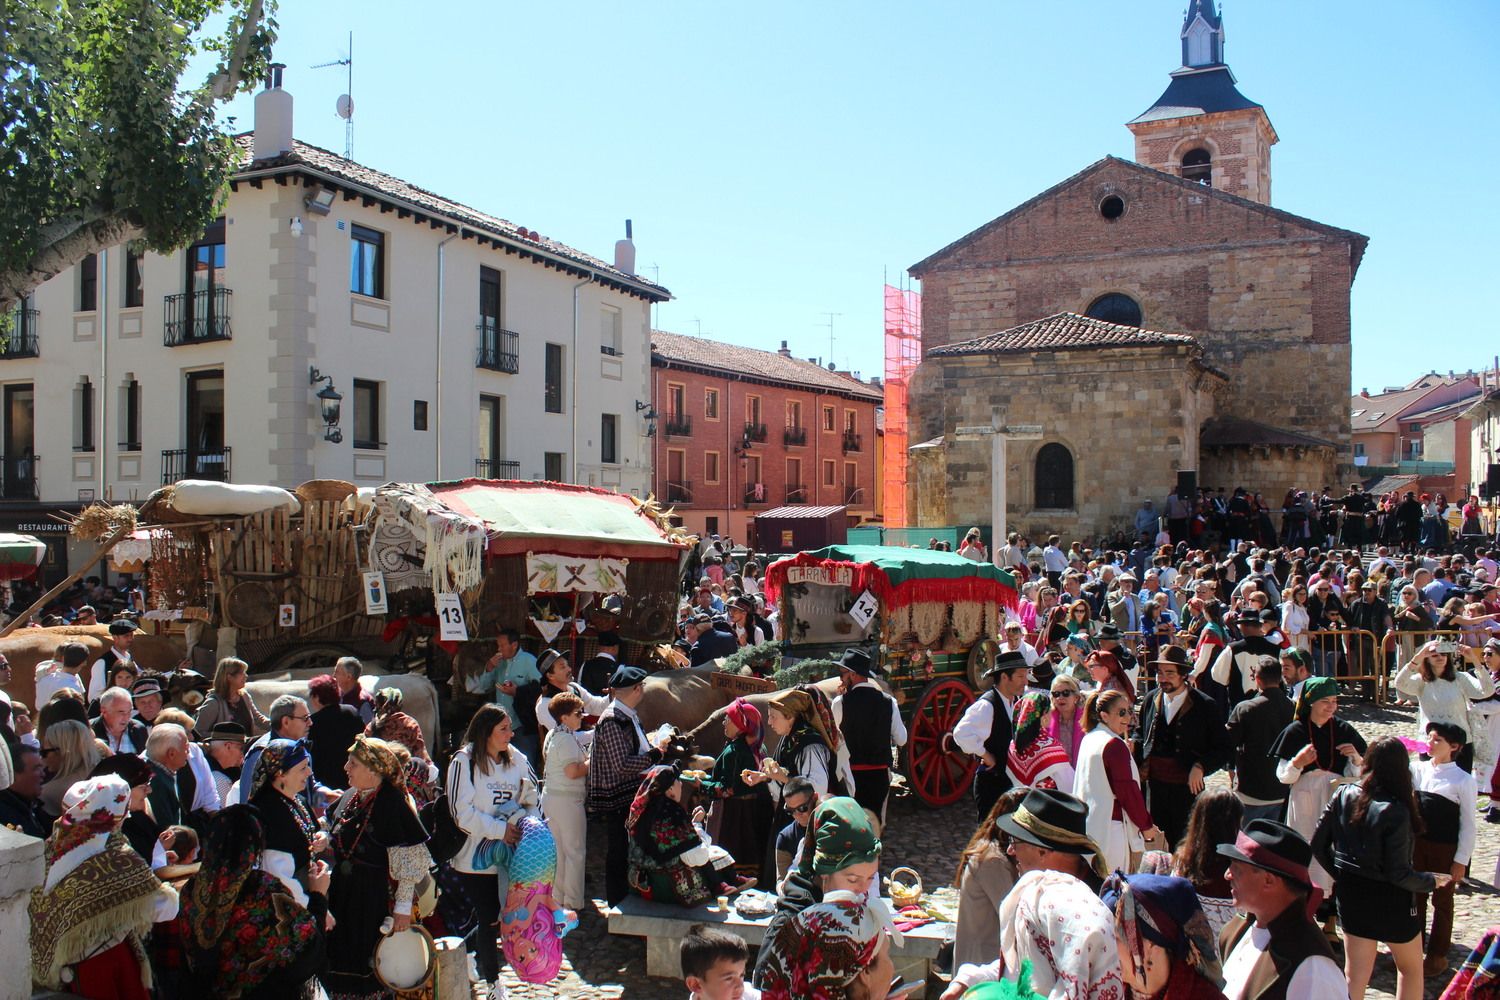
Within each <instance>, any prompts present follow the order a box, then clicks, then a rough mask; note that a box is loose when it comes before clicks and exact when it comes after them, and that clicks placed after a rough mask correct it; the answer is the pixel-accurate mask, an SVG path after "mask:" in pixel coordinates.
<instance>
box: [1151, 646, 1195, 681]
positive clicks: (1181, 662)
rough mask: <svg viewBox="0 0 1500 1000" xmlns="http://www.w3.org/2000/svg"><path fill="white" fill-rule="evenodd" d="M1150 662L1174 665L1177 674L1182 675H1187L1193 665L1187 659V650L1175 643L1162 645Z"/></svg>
mask: <svg viewBox="0 0 1500 1000" xmlns="http://www.w3.org/2000/svg"><path fill="white" fill-rule="evenodd" d="M1151 662H1152V663H1153V664H1157V663H1166V664H1169V665H1171V666H1174V667H1176V668H1177V672H1178V673H1179V674H1182V675H1183V676H1184V677H1186V676H1187V675H1188V672H1189V671H1190V670H1191V669H1192V667H1193V664H1192V662H1191V661H1190V660H1189V659H1188V652H1187V650H1185V649H1183V648H1182V647H1181V646H1178V645H1176V644H1175V643H1174V644H1169V645H1165V646H1162V647H1161V649H1160V650H1159V651H1158V652H1157V654H1156V659H1154V660H1152V661H1151Z"/></svg>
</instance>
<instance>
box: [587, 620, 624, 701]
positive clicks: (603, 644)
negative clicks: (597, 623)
mask: <svg viewBox="0 0 1500 1000" xmlns="http://www.w3.org/2000/svg"><path fill="white" fill-rule="evenodd" d="M598 639H599V651H598V652H597V653H595V654H594V655H593V656H591V657H589V658H588V659H587V660H584V661H583V663H582V664H581V665H580V666H579V668H578V683H580V684H582V685H583V686H584V687H586V688H588V689H589V691H590V692H592V693H593V694H604V692H605V691H606V690H608V689H609V679H610V678H611V677H612V676H614V672H615V671H616V670H618V669H619V668H620V633H618V632H600V633H599V637H598Z"/></svg>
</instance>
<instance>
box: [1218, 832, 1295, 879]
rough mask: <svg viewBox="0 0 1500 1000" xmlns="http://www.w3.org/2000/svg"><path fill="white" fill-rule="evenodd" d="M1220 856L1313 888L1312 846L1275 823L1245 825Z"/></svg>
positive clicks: (1220, 851) (1221, 849)
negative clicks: (1310, 868)
mask: <svg viewBox="0 0 1500 1000" xmlns="http://www.w3.org/2000/svg"><path fill="white" fill-rule="evenodd" d="M1218 850H1219V853H1220V854H1222V855H1223V856H1224V857H1226V858H1229V859H1231V860H1233V861H1243V862H1244V863H1245V864H1247V865H1254V866H1255V867H1257V868H1264V869H1265V870H1266V871H1268V872H1275V873H1276V874H1277V875H1280V876H1282V877H1284V878H1287V879H1290V880H1292V881H1293V882H1296V883H1297V884H1298V885H1302V886H1305V887H1307V888H1309V889H1311V888H1312V887H1313V881H1312V876H1311V875H1310V874H1309V873H1308V866H1309V865H1311V864H1312V846H1311V845H1310V844H1308V842H1307V841H1306V840H1304V839H1303V838H1302V835H1301V834H1299V833H1298V832H1297V831H1296V830H1293V829H1292V828H1291V827H1289V826H1287V825H1286V824H1285V823H1278V822H1277V821H1276V820H1274V819H1253V820H1251V821H1250V822H1249V823H1246V824H1245V828H1244V829H1243V830H1241V831H1240V833H1239V836H1238V837H1236V838H1235V841H1234V843H1232V844H1220V845H1219V848H1218Z"/></svg>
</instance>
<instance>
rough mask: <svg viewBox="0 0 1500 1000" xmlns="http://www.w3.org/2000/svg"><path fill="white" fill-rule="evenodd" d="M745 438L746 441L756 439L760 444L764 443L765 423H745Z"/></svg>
mask: <svg viewBox="0 0 1500 1000" xmlns="http://www.w3.org/2000/svg"><path fill="white" fill-rule="evenodd" d="M745 440H746V441H758V442H760V443H761V444H765V441H766V425H765V424H752V423H747V424H745Z"/></svg>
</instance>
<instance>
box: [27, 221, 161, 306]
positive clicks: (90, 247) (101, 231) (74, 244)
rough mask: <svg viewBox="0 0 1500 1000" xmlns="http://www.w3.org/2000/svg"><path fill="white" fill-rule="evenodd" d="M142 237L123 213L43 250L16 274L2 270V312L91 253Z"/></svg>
mask: <svg viewBox="0 0 1500 1000" xmlns="http://www.w3.org/2000/svg"><path fill="white" fill-rule="evenodd" d="M140 235H141V229H140V227H139V226H136V225H134V224H133V223H131V222H130V221H128V220H127V219H126V218H125V216H124V214H123V213H118V212H112V213H109V214H106V215H101V216H99V217H97V218H94V219H91V220H89V221H87V222H85V223H83V224H82V225H80V226H78V227H77V228H76V229H73V230H71V231H69V232H67V233H66V234H64V235H62V236H60V237H58V238H57V239H55V240H53V241H52V242H50V243H47V244H46V245H44V246H42V247H41V248H39V249H38V250H37V252H36V253H34V254H32V255H31V259H30V260H28V261H27V262H26V263H24V264H22V265H21V266H20V267H18V268H15V269H12V270H0V312H5V311H7V310H9V309H10V308H11V307H12V306H14V305H15V304H16V303H17V302H19V301H21V300H22V299H24V298H25V297H26V296H27V295H29V294H30V293H31V290H32V289H33V288H36V287H37V286H38V285H40V284H42V282H44V281H47V280H49V279H51V278H54V277H56V276H57V275H59V274H61V273H62V272H63V271H66V270H67V269H68V268H70V267H72V266H73V265H74V264H77V263H78V262H79V261H81V260H83V258H85V257H87V256H88V255H89V254H91V253H99V252H101V251H104V250H108V249H109V248H110V247H113V246H119V245H120V244H121V243H124V242H126V241H128V240H133V239H136V238H137V237H139V236H140Z"/></svg>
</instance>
